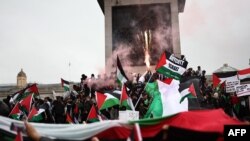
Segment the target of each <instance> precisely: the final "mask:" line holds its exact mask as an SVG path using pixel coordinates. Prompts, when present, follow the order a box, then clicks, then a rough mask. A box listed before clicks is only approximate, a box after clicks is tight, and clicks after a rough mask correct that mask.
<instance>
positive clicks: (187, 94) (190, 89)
mask: <svg viewBox="0 0 250 141" xmlns="http://www.w3.org/2000/svg"><path fill="white" fill-rule="evenodd" d="M195 97H197V96H196V92H195V88H194V84H193V83H192V84H191V85H190V86H187V88H185V89H183V90H181V100H180V103H181V102H182V101H183V100H184V99H185V98H195Z"/></svg>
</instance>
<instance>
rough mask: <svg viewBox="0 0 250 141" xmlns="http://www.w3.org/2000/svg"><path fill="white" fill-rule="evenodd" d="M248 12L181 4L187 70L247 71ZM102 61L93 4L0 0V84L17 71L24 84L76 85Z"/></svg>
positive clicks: (241, 4) (89, 0)
mask: <svg viewBox="0 0 250 141" xmlns="http://www.w3.org/2000/svg"><path fill="white" fill-rule="evenodd" d="M249 9H250V1H249V0H237V1H235V0H186V5H185V10H184V13H181V14H180V16H179V18H180V19H179V22H180V34H181V37H180V39H181V50H182V54H184V55H185V56H186V59H187V60H188V61H189V67H193V68H195V69H196V67H197V66H198V65H200V66H201V67H202V69H205V70H206V71H207V72H208V73H209V74H211V73H212V72H213V71H214V70H216V69H218V68H219V67H221V66H222V65H223V64H224V63H228V64H229V65H230V66H233V67H235V68H237V69H244V68H247V67H249V58H250V55H249V54H250V16H249ZM104 58H105V49H104V15H103V13H102V11H101V9H100V7H99V5H98V3H97V0H74V1H72V0H0V84H5V83H16V76H17V73H18V72H19V71H20V70H21V68H23V70H24V72H25V73H26V74H27V76H28V82H38V83H60V78H65V79H67V80H71V81H76V82H78V81H79V80H80V77H81V74H83V73H85V74H87V75H88V76H89V75H90V74H91V73H95V74H97V73H98V72H103V69H104V60H105V59H104ZM69 63H70V64H71V65H70V67H69Z"/></svg>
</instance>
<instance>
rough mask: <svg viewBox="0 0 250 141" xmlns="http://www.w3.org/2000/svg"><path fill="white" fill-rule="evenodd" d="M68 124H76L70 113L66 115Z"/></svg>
mask: <svg viewBox="0 0 250 141" xmlns="http://www.w3.org/2000/svg"><path fill="white" fill-rule="evenodd" d="M66 122H67V123H70V124H74V121H73V119H72V117H71V116H70V114H69V113H66Z"/></svg>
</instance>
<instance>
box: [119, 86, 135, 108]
mask: <svg viewBox="0 0 250 141" xmlns="http://www.w3.org/2000/svg"><path fill="white" fill-rule="evenodd" d="M120 106H125V107H126V109H127V110H134V109H135V108H134V105H133V103H132V100H131V98H130V97H129V96H128V93H127V87H126V85H124V84H123V87H122V92H121V97H120Z"/></svg>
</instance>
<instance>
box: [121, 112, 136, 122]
mask: <svg viewBox="0 0 250 141" xmlns="http://www.w3.org/2000/svg"><path fill="white" fill-rule="evenodd" d="M119 119H120V120H138V119H139V111H131V110H126V111H119Z"/></svg>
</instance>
